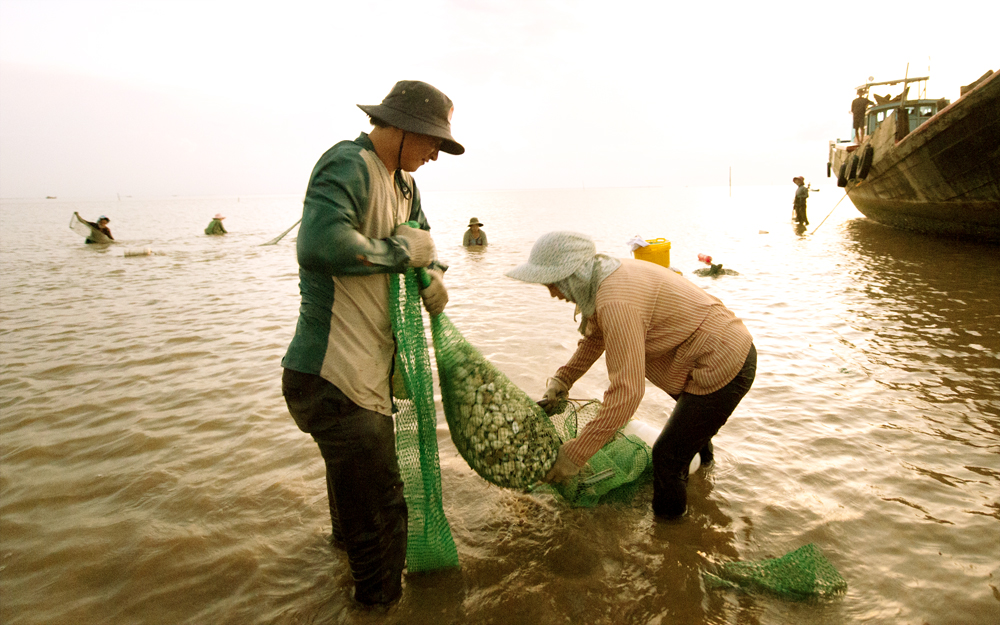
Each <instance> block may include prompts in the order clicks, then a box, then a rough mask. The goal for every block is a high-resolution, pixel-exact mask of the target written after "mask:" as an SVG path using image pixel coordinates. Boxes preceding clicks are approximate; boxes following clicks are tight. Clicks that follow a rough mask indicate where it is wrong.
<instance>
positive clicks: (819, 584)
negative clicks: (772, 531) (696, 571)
mask: <svg viewBox="0 0 1000 625" xmlns="http://www.w3.org/2000/svg"><path fill="white" fill-rule="evenodd" d="M704 577H705V585H706V586H707V587H709V588H740V589H743V590H747V591H751V592H765V593H772V594H775V595H778V596H780V597H782V598H785V599H791V600H793V601H804V600H807V599H819V598H826V597H830V596H833V595H836V594H839V593H843V592H845V591H846V590H847V582H846V581H845V580H844V578H843V577H841V576H840V573H839V572H837V569H836V568H834V566H833V565H832V564H831V563H830V561H829V560H827V559H826V557H825V556H823V554H822V553H821V552H820V550H819V547H817V546H816V545H815V544H814V543H809V544H808V545H805V546H803V547H799V548H798V549H796V550H795V551H791V552H789V553H786V554H785V555H783V556H781V557H780V558H771V559H767V560H758V561H751V562H728V563H726V564H722V565H720V566H719V567H718V570H716V571H715V573H714V574H713V573H705V575H704Z"/></svg>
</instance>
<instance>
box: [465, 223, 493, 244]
mask: <svg viewBox="0 0 1000 625" xmlns="http://www.w3.org/2000/svg"><path fill="white" fill-rule="evenodd" d="M483 225H484V224H482V223H481V222H480V221H479V219H478V218H476V217H473V218H472V219H470V220H469V229H468V230H466V231H465V236H464V237H462V245H464V246H465V247H478V246H482V247H486V246H487V245H488V244H487V242H486V233H485V232H484V231H483V230H482V229H481V226H483Z"/></svg>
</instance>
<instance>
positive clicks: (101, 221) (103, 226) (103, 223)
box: [84, 215, 115, 243]
mask: <svg viewBox="0 0 1000 625" xmlns="http://www.w3.org/2000/svg"><path fill="white" fill-rule="evenodd" d="M87 223H88V224H90V225H91V226H93V227H94V228H96V229H97V230H98V231H100V232H101V233H102V234H104V236H106V237H108V238H109V239H111V240H112V241H114V240H115V238H114V237H113V236H111V228H108V224H109V223H111V220H110V219H108V218H107V217H106V216H104V215H101V216H100V217H98V218H97V223H96V224H95V223H94V222H92V221H88V222H87ZM84 243H97V241H95V240H93V239H91V238H90V237H87V240H86V241H84Z"/></svg>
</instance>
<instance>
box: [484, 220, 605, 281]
mask: <svg viewBox="0 0 1000 625" xmlns="http://www.w3.org/2000/svg"><path fill="white" fill-rule="evenodd" d="M596 253H597V247H596V246H595V245H594V241H593V239H591V238H590V237H588V236H587V235H585V234H580V233H578V232H569V231H556V232H549V233H547V234H543V235H542V236H540V237H539V238H538V240H537V241H535V244H534V245H533V246H532V248H531V254H530V255H529V256H528V262H526V263H523V264H521V265H518V266H517V267H515V268H513V269H511V270H510V271H507V272H506V273H505V274H504V275H505V276H507V277H508V278H514V279H515V280H521V281H522V282H531V283H533V284H554V283H556V282H559V281H560V280H563V279H565V278H568V277H569V276H571V275H573V273H574V272H576V270H577V269H579V268H580V267H581V266H583V264H584V263H586V262H588V261H591V260H593V258H594V254H596Z"/></svg>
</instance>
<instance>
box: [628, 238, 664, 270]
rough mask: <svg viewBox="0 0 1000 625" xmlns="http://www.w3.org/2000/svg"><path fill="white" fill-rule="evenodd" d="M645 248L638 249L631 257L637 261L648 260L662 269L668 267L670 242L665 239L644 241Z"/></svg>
mask: <svg viewBox="0 0 1000 625" xmlns="http://www.w3.org/2000/svg"><path fill="white" fill-rule="evenodd" d="M646 243H649V245H647V246H646V247H638V248H636V249H635V251H634V252H632V255H633V256H635V257H636V258H638V259H639V260H648V261H649V262H651V263H656V264H657V265H661V266H663V267H670V241H667V240H666V239H646Z"/></svg>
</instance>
